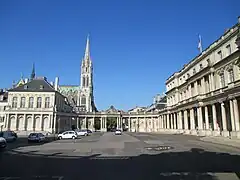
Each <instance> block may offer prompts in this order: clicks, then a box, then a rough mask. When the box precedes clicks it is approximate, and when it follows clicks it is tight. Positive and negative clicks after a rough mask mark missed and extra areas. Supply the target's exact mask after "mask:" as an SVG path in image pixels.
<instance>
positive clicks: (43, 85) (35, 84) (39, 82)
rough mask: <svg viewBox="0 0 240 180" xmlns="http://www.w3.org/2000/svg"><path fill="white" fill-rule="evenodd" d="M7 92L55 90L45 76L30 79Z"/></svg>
mask: <svg viewBox="0 0 240 180" xmlns="http://www.w3.org/2000/svg"><path fill="white" fill-rule="evenodd" d="M8 91H9V92H56V91H55V89H54V87H53V86H52V85H51V84H50V83H48V82H47V80H46V79H45V78H41V79H33V80H32V81H30V82H28V83H26V84H24V85H21V86H18V87H16V88H13V89H10V90H8Z"/></svg>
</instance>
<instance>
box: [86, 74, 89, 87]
mask: <svg viewBox="0 0 240 180" xmlns="http://www.w3.org/2000/svg"><path fill="white" fill-rule="evenodd" d="M88 79H89V78H88V76H87V77H86V87H88V84H89V83H88V81H89V80H88Z"/></svg>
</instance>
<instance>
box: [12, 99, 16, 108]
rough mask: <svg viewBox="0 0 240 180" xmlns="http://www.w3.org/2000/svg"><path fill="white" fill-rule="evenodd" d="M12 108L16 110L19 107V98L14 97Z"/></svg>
mask: <svg viewBox="0 0 240 180" xmlns="http://www.w3.org/2000/svg"><path fill="white" fill-rule="evenodd" d="M12 107H13V108H16V107H17V97H13V100H12Z"/></svg>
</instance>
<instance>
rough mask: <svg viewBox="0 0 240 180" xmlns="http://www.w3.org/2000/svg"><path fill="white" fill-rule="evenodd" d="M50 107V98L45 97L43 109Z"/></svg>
mask: <svg viewBox="0 0 240 180" xmlns="http://www.w3.org/2000/svg"><path fill="white" fill-rule="evenodd" d="M49 107H50V97H45V108H49Z"/></svg>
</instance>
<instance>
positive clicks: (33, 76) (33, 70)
mask: <svg viewBox="0 0 240 180" xmlns="http://www.w3.org/2000/svg"><path fill="white" fill-rule="evenodd" d="M35 75H36V74H35V64H34V63H33V67H32V73H31V77H30V80H33V79H34V78H35Z"/></svg>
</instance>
